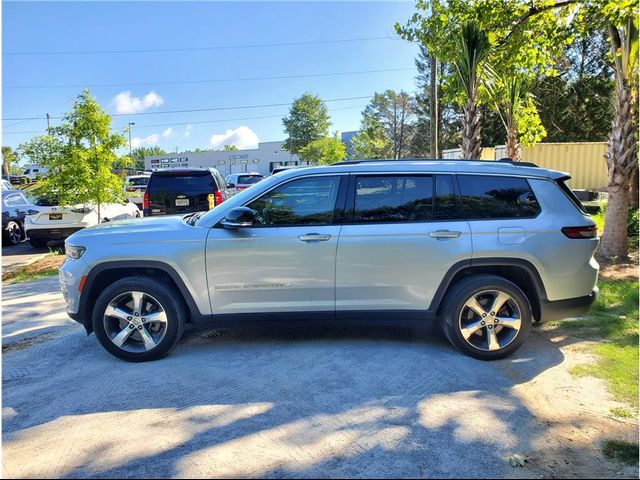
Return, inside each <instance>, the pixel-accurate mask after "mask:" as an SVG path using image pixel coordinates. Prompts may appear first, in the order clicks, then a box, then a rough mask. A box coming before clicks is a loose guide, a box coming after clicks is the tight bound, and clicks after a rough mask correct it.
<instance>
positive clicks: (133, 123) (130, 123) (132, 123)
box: [129, 122, 135, 158]
mask: <svg viewBox="0 0 640 480" xmlns="http://www.w3.org/2000/svg"><path fill="white" fill-rule="evenodd" d="M131 125H135V122H129V158H131Z"/></svg>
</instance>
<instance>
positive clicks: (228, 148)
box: [224, 145, 238, 152]
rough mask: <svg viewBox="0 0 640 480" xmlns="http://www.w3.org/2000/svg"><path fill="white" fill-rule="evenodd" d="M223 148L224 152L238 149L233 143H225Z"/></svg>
mask: <svg viewBox="0 0 640 480" xmlns="http://www.w3.org/2000/svg"><path fill="white" fill-rule="evenodd" d="M224 150H225V152H235V151H236V150H238V147H236V146H235V145H225V146H224Z"/></svg>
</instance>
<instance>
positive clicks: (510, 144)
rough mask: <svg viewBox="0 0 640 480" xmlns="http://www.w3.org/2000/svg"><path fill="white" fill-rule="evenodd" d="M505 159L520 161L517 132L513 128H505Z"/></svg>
mask: <svg viewBox="0 0 640 480" xmlns="http://www.w3.org/2000/svg"><path fill="white" fill-rule="evenodd" d="M507 157H509V158H510V159H511V160H513V161H514V162H519V161H520V142H519V141H518V132H517V131H516V130H515V128H513V127H508V128H507Z"/></svg>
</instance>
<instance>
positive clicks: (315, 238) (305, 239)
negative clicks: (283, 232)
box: [298, 233, 331, 242]
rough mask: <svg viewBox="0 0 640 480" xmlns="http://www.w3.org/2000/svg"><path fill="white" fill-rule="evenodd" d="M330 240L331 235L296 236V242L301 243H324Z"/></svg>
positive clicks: (308, 234)
mask: <svg viewBox="0 0 640 480" xmlns="http://www.w3.org/2000/svg"><path fill="white" fill-rule="evenodd" d="M330 239H331V235H323V234H321V233H307V234H306V235H298V240H302V241H303V242H326V241H327V240H330Z"/></svg>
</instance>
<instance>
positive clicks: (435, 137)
mask: <svg viewBox="0 0 640 480" xmlns="http://www.w3.org/2000/svg"><path fill="white" fill-rule="evenodd" d="M429 83H430V85H429V91H430V93H429V97H430V98H429V110H430V112H429V113H430V114H431V115H430V117H431V121H430V122H429V123H430V127H431V135H430V136H431V158H434V159H437V158H440V155H439V154H440V145H439V144H440V142H439V139H440V131H439V130H440V128H439V127H440V112H439V109H438V107H439V103H440V102H439V101H438V59H437V58H436V57H435V55H433V54H432V55H431V75H430V78H429Z"/></svg>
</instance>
